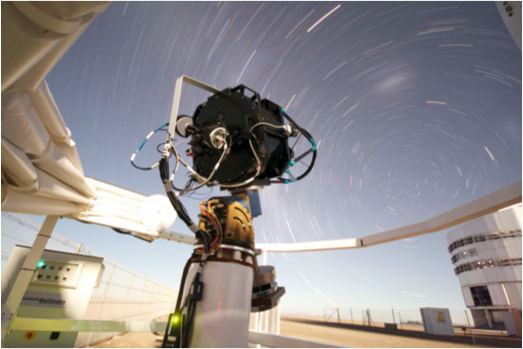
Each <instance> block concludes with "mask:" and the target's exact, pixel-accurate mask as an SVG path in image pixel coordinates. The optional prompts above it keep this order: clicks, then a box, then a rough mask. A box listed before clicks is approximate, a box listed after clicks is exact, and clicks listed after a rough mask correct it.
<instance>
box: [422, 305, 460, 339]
mask: <svg viewBox="0 0 523 349" xmlns="http://www.w3.org/2000/svg"><path fill="white" fill-rule="evenodd" d="M419 310H420V312H421V319H422V321H423V329H424V330H425V333H431V334H439V335H444V336H454V335H455V334H454V327H453V326H452V320H451V319H450V312H449V310H448V309H444V308H420V309H419Z"/></svg>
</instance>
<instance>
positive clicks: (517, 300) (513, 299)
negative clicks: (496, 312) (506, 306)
mask: <svg viewBox="0 0 523 349" xmlns="http://www.w3.org/2000/svg"><path fill="white" fill-rule="evenodd" d="M504 285H505V289H506V290H507V294H508V298H509V300H510V306H511V307H512V308H519V307H521V282H505V283H504Z"/></svg>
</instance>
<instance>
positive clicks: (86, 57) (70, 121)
mask: <svg viewBox="0 0 523 349" xmlns="http://www.w3.org/2000/svg"><path fill="white" fill-rule="evenodd" d="M521 57H522V56H521V51H520V50H519V49H518V47H517V45H516V44H515V42H514V41H513V39H512V37H511V36H510V34H509V32H508V30H507V28H506V27H505V25H504V23H503V21H502V18H501V16H500V14H499V12H498V10H497V9H496V6H495V4H494V2H442V3H439V2H413V3H407V2H356V3H351V2H342V3H339V2H321V3H319V2H306V3H300V2H263V3H260V2H227V3H225V2H219V3H218V2H213V3H205V2H190V3H187V2H172V3H171V2H166V3H158V2H154V3H153V2H148V3H142V2H129V3H127V2H116V3H113V4H111V5H110V6H109V8H108V9H107V10H106V11H105V12H104V13H101V14H100V15H98V16H97V17H96V19H95V20H94V21H93V23H92V24H91V25H90V26H89V27H88V29H87V30H86V31H85V33H84V34H82V36H81V37H80V38H79V39H78V41H77V42H76V43H75V44H74V46H73V47H72V48H71V49H70V51H69V52H68V53H67V54H66V55H65V56H64V57H63V59H62V60H61V61H60V62H59V63H58V64H57V65H56V67H55V68H54V69H53V71H52V72H51V73H50V74H49V76H48V77H47V81H48V84H49V86H50V88H51V91H52V93H53V95H54V97H55V100H56V102H57V104H58V106H59V108H60V111H61V113H62V115H63V118H64V120H65V123H66V125H67V126H68V128H69V129H70V130H71V132H72V138H73V139H74V140H75V142H76V143H77V147H78V151H79V154H80V158H81V160H82V164H83V166H84V170H85V173H86V175H88V176H91V177H94V178H97V179H99V180H102V181H106V182H109V183H112V184H115V185H119V186H122V187H124V188H128V189H131V190H134V191H137V192H140V193H143V194H146V195H152V194H163V193H164V190H163V186H162V183H161V180H160V177H159V174H158V172H157V170H154V171H150V172H142V171H138V170H136V169H134V168H133V167H132V166H131V164H130V163H129V158H130V156H131V154H132V153H133V152H134V151H135V150H136V148H137V147H138V145H139V144H140V143H141V142H142V141H143V139H144V138H145V136H146V135H147V134H148V133H149V132H150V131H151V130H153V129H156V128H157V127H159V126H160V125H162V124H163V123H165V122H167V121H168V120H169V115H170V110H171V103H172V98H173V92H174V85H175V80H176V79H177V78H178V77H180V76H181V75H188V76H190V77H193V78H196V79H198V80H201V81H203V82H205V83H207V84H209V85H212V86H216V87H217V88H219V89H224V88H227V87H234V86H236V85H238V84H244V85H246V86H248V87H250V88H252V89H254V90H255V91H257V92H259V93H260V94H261V96H262V98H269V99H271V100H272V101H274V102H275V103H277V104H279V105H281V106H282V107H283V108H285V110H286V111H287V112H288V114H289V115H290V116H291V117H292V118H293V119H294V120H295V121H296V122H297V123H298V124H299V125H301V126H302V127H304V128H306V129H307V130H308V131H309V132H310V133H311V134H312V135H313V137H314V138H315V141H316V144H317V145H318V158H317V162H316V165H315V167H314V170H313V171H312V173H311V174H310V175H309V176H308V177H306V178H305V179H303V180H301V181H299V182H297V183H292V184H290V185H273V186H270V187H266V188H264V189H263V190H262V191H261V200H262V208H263V216H261V217H258V218H255V220H254V226H255V233H256V241H257V242H271V243H278V242H281V243H284V242H285V243H289V242H294V241H296V242H305V241H319V240H325V239H342V238H354V237H359V236H364V235H368V234H374V233H377V232H380V231H383V230H388V229H392V228H396V227H400V226H403V225H407V224H412V223H416V222H418V221H421V220H425V219H428V218H431V217H433V216H435V215H438V214H441V213H443V212H446V211H448V210H450V209H452V208H455V207H458V206H460V205H463V204H465V203H467V202H470V201H472V200H474V199H477V198H480V197H482V196H484V195H486V194H489V193H491V192H493V191H496V190H498V189H501V188H503V187H505V186H507V185H510V184H512V183H514V182H517V181H519V180H521V177H522V174H521V168H522V162H521V159H522V154H521V149H522V143H521V130H522V124H521V120H522V117H521V115H522V114H521V105H522V99H521V96H522V91H521V65H522V62H521ZM186 86H188V85H186ZM208 96H209V94H208V93H207V92H205V91H200V90H198V89H196V88H194V87H191V86H189V87H187V88H186V87H185V86H184V92H183V94H182V104H181V109H180V113H184V114H189V115H192V114H193V112H194V109H195V108H196V106H197V105H199V104H201V103H203V102H205V100H206V99H207V97H208ZM164 138H165V134H164V133H161V134H159V135H157V136H155V137H153V138H152V139H151V140H150V141H149V143H147V145H146V146H145V147H144V150H143V151H142V152H140V153H139V154H138V156H137V158H136V163H137V164H138V165H141V166H150V165H152V164H154V163H155V162H157V161H158V160H159V158H160V154H159V153H157V151H156V145H157V144H159V143H161V142H163V141H164ZM292 144H293V142H292V141H291V145H292ZM309 147H310V144H309V143H308V142H306V141H305V140H304V139H303V138H302V139H301V140H300V141H299V142H298V144H297V145H296V151H297V153H298V154H300V153H301V152H303V151H305V150H307V149H309ZM185 149H187V144H186V143H182V144H180V145H179V148H178V150H179V152H180V153H181V154H185ZM189 160H190V159H188V161H189ZM309 160H310V157H306V158H305V159H304V160H303V162H304V163H305V164H307V163H308V161H309ZM172 166H173V164H171V168H172ZM305 168H306V166H304V165H303V164H301V163H299V164H297V165H296V166H294V167H293V168H292V172H293V174H295V175H298V174H299V173H300V172H302V171H304V170H305ZM183 177H184V172H183V171H182V170H180V173H179V174H177V177H176V179H175V183H177V184H180V183H181V182H182V179H183ZM209 192H210V189H202V190H200V192H199V194H196V195H194V197H192V198H185V199H182V202H183V203H184V204H185V206H186V208H187V210H188V212H189V214H190V215H191V217H192V218H193V220H197V214H198V212H199V209H198V202H199V200H202V199H203V198H205V197H206V195H205V194H208V193H209ZM212 195H224V192H220V191H218V190H214V191H213V192H212ZM60 224H62V228H61V229H63V230H62V231H60V230H59V231H58V232H59V233H60V234H63V235H66V236H68V237H70V238H71V239H74V240H75V241H79V242H83V243H84V245H85V246H86V247H88V248H90V249H91V250H93V251H96V252H97V253H99V254H101V255H102V256H105V257H107V258H109V259H112V260H117V261H118V262H119V263H120V264H122V265H124V266H126V267H127V268H129V269H132V270H136V271H137V272H139V273H141V274H144V275H147V276H149V277H150V278H151V279H153V280H155V281H158V282H162V283H163V284H165V285H167V286H169V287H171V288H173V289H178V285H179V281H180V277H181V271H182V268H183V264H184V263H185V260H186V259H187V258H188V257H189V255H190V251H191V248H190V247H189V246H186V245H180V244H177V243H172V242H168V241H155V242H153V243H151V244H147V243H145V242H142V241H139V240H137V239H133V238H130V237H127V236H121V235H119V234H116V233H114V232H113V231H112V230H110V229H108V228H103V227H99V226H93V225H82V224H79V223H76V222H73V221H65V220H64V221H61V222H60ZM60 224H59V226H60ZM171 230H173V231H177V232H181V233H184V234H191V233H190V231H189V230H188V229H187V227H186V226H185V225H184V224H183V222H181V220H179V219H178V220H177V221H176V223H175V224H174V226H173V227H172V228H171ZM447 233H448V230H445V231H442V232H438V233H434V234H429V235H426V236H422V237H417V238H412V239H406V240H402V241H398V242H393V243H388V244H384V245H380V246H375V247H369V248H366V249H358V250H346V251H334V252H316V253H294V254H270V255H269V257H268V263H269V264H271V265H274V266H275V267H276V271H277V281H278V283H279V285H282V286H285V287H286V290H287V293H286V295H285V296H284V297H283V299H282V312H283V313H303V314H310V315H318V316H321V315H322V313H323V307H333V304H335V305H337V306H339V307H340V309H348V308H371V309H373V308H375V309H378V308H383V309H390V308H391V307H394V308H398V309H417V308H419V307H420V306H436V307H445V308H447V307H448V308H451V309H458V310H460V309H464V308H465V304H464V302H463V297H462V294H461V290H460V286H459V281H458V279H457V277H456V276H455V275H454V273H453V268H454V266H453V265H452V263H451V261H450V257H451V256H450V255H449V253H448V251H447V241H446V238H445V237H446V234H447ZM138 256H139V258H137V257H138ZM461 312H462V310H461ZM418 313H419V312H418ZM358 316H359V315H358Z"/></svg>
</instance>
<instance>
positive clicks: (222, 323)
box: [183, 261, 253, 348]
mask: <svg viewBox="0 0 523 349" xmlns="http://www.w3.org/2000/svg"><path fill="white" fill-rule="evenodd" d="M197 269H198V263H193V264H191V266H190V268H189V271H188V273H187V277H186V281H185V289H184V292H183V297H184V298H183V299H185V298H186V297H187V295H188V292H189V289H190V287H191V284H192V281H193V280H194V276H195V275H196V270H197ZM252 279H253V271H252V268H250V267H247V266H244V265H239V264H233V263H224V262H212V261H208V262H206V264H205V268H204V269H203V272H202V274H201V281H202V282H203V283H204V285H205V287H204V289H203V299H202V300H201V301H199V302H198V303H197V305H196V310H195V315H194V316H195V317H194V324H193V330H192V334H191V336H190V339H189V347H191V348H246V347H247V344H248V340H249V317H250V313H251V297H252ZM231 286H233V287H231ZM202 334H205V335H202Z"/></svg>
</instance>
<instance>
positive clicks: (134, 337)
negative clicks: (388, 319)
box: [92, 315, 521, 348]
mask: <svg viewBox="0 0 523 349" xmlns="http://www.w3.org/2000/svg"><path fill="white" fill-rule="evenodd" d="M157 321H167V317H162V318H160V319H158V320H157ZM375 325H376V327H368V326H362V325H361V324H360V325H357V324H354V325H352V324H350V323H342V324H337V323H334V322H327V323H325V322H323V319H317V318H308V317H297V316H285V315H282V317H281V323H280V334H281V335H284V336H289V337H297V338H303V339H309V340H313V341H318V342H324V343H331V344H336V345H341V346H346V347H354V348H521V338H511V337H507V336H506V332H505V333H504V335H503V333H502V332H499V331H496V332H495V333H494V332H493V331H474V337H475V340H476V344H475V345H474V344H473V342H472V338H470V333H469V334H467V337H465V336H464V334H463V332H462V331H461V329H455V332H456V336H436V335H429V334H425V333H424V332H423V327H421V326H412V325H411V326H408V328H406V326H405V327H404V329H403V330H386V329H385V328H383V324H380V323H376V324H375ZM157 338H158V339H161V338H163V333H162V334H158V335H155V334H154V333H145V332H142V333H125V334H120V335H117V336H115V337H113V338H111V339H109V340H106V341H104V342H101V343H98V344H97V345H94V346H92V347H94V348H159V347H161V341H157Z"/></svg>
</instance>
